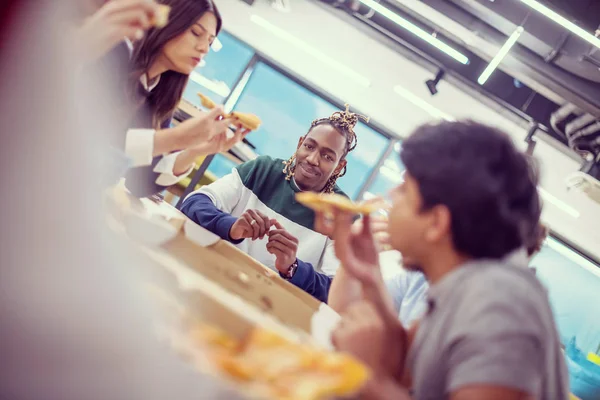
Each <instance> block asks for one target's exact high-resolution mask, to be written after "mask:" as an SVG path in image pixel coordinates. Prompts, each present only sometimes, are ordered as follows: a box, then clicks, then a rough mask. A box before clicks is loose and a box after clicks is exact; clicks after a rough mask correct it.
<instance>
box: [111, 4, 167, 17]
mask: <svg viewBox="0 0 600 400" xmlns="http://www.w3.org/2000/svg"><path fill="white" fill-rule="evenodd" d="M104 8H105V10H106V12H107V13H109V14H113V13H121V12H122V11H127V10H144V11H145V12H147V13H148V14H150V15H153V14H154V13H155V12H157V11H158V4H156V3H155V2H153V1H148V0H119V1H110V2H108V3H106V5H105V6H104Z"/></svg>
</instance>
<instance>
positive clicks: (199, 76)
mask: <svg viewBox="0 0 600 400" xmlns="http://www.w3.org/2000/svg"><path fill="white" fill-rule="evenodd" d="M219 41H220V42H221V44H222V48H220V49H219V50H218V51H215V50H212V51H211V52H210V53H209V54H207V55H206V57H205V58H204V60H203V61H202V63H201V64H200V65H199V66H198V67H197V68H196V70H195V71H193V72H192V74H191V75H190V79H189V82H188V85H187V86H186V88H185V90H184V92H183V98H184V99H186V100H187V101H189V102H190V103H192V104H194V105H196V106H199V105H200V100H199V99H198V95H197V93H198V92H201V93H203V94H205V95H206V96H208V97H210V98H211V99H212V100H214V101H215V102H216V103H217V104H222V103H223V102H224V101H225V99H226V98H227V97H228V96H229V94H230V93H231V90H232V89H233V86H234V85H235V83H236V82H237V80H238V78H239V77H240V75H241V74H242V73H243V72H244V70H245V69H246V67H247V65H248V63H249V62H250V59H251V58H252V56H253V55H254V51H253V50H252V49H251V48H250V47H248V46H246V45H245V44H244V43H242V42H240V41H239V40H237V39H236V38H234V37H233V36H231V35H229V34H228V33H227V32H221V34H219Z"/></svg>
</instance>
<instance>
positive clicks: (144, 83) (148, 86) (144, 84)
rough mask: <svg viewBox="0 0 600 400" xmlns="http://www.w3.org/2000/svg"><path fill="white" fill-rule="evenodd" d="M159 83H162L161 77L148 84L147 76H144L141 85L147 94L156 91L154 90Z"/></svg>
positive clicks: (141, 78)
mask: <svg viewBox="0 0 600 400" xmlns="http://www.w3.org/2000/svg"><path fill="white" fill-rule="evenodd" d="M158 82H160V75H159V76H157V77H156V78H154V79H153V80H152V81H151V82H148V75H147V74H142V76H140V83H141V84H142V87H143V88H144V89H146V91H147V92H151V91H152V90H154V88H155V87H156V86H157V85H158Z"/></svg>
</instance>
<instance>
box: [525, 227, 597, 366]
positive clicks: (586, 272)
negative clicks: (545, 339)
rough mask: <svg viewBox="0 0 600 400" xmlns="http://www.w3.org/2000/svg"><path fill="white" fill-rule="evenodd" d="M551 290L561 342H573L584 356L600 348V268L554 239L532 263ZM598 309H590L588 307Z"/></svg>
mask: <svg viewBox="0 0 600 400" xmlns="http://www.w3.org/2000/svg"><path fill="white" fill-rule="evenodd" d="M531 266H532V267H534V268H536V271H537V276H538V278H539V279H540V281H541V282H542V283H543V284H544V286H546V288H547V289H548V295H549V298H550V303H551V305H552V309H553V311H554V318H555V320H556V323H557V325H558V330H559V333H560V337H561V341H562V343H563V344H564V345H566V344H567V343H568V342H569V341H570V340H571V339H572V338H575V339H576V342H577V346H578V347H579V348H580V349H581V350H582V351H583V353H584V354H585V355H587V354H588V353H589V352H592V353H596V352H597V351H599V348H600V318H599V317H598V316H599V315H600V311H599V310H598V306H599V305H600V301H599V300H598V293H600V267H599V266H597V265H594V264H593V263H592V262H590V261H589V260H587V259H585V258H583V257H581V256H580V255H578V254H577V253H575V252H574V251H573V250H571V249H569V248H568V247H566V246H565V245H563V244H562V243H560V242H558V241H557V240H555V239H553V238H549V239H548V240H547V243H546V244H545V245H544V247H543V248H542V250H541V251H540V253H539V254H538V255H536V256H535V258H534V259H533V260H532V261H531ZM592 304H594V305H596V306H595V307H591V308H590V307H589V305H592Z"/></svg>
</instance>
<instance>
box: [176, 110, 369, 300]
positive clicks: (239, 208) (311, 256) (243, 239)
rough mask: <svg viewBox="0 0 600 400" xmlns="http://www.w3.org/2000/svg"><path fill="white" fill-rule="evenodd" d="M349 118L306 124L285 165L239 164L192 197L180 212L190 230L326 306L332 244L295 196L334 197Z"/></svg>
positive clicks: (346, 114)
mask: <svg viewBox="0 0 600 400" xmlns="http://www.w3.org/2000/svg"><path fill="white" fill-rule="evenodd" d="M361 118H363V119H366V118H365V117H362V116H360V115H358V114H355V113H352V112H350V111H349V106H348V105H346V110H345V111H337V112H335V113H333V114H332V115H331V116H330V117H327V118H320V119H317V120H315V121H313V122H312V123H311V125H310V128H309V129H308V132H307V133H306V134H305V135H304V136H301V137H300V138H299V140H298V148H297V149H296V152H295V153H294V155H292V157H291V158H290V159H289V160H287V161H284V160H279V159H272V158H270V157H268V156H262V157H258V158H257V159H256V160H253V161H250V162H247V163H244V164H242V165H240V166H238V167H236V168H234V169H233V171H232V173H231V174H229V175H227V176H224V177H223V178H221V179H219V180H217V181H216V182H214V183H212V184H210V185H208V186H205V187H203V188H202V189H200V190H198V191H195V192H193V193H191V194H190V195H189V196H188V197H187V198H186V199H185V201H184V202H183V205H182V207H181V210H182V211H183V212H184V213H185V214H186V215H187V216H188V217H189V218H190V219H191V220H192V221H194V222H196V223H197V224H199V225H201V226H202V227H204V228H206V229H208V230H209V231H212V232H214V233H216V234H217V235H219V236H220V237H221V238H222V239H224V240H228V241H230V242H231V243H234V244H235V245H237V246H238V247H239V248H240V249H241V250H243V251H244V252H246V253H247V254H248V255H250V256H251V257H253V258H254V259H256V260H258V261H259V262H261V263H263V264H264V265H266V266H267V267H269V268H271V269H273V270H276V271H278V272H279V274H280V275H281V277H282V278H284V279H286V280H288V281H290V282H291V283H292V284H294V285H296V286H297V287H299V288H301V289H303V290H304V291H306V292H307V293H309V294H311V295H313V296H314V297H315V298H317V299H318V300H320V301H323V302H327V296H328V293H329V286H330V284H331V277H332V276H333V275H335V273H336V270H337V268H338V266H339V261H338V260H337V259H336V258H335V255H334V254H333V245H332V242H331V240H330V239H329V238H328V237H327V236H324V235H322V234H320V233H319V232H317V231H315V229H314V224H313V223H314V221H315V214H314V212H313V211H312V210H311V209H309V208H307V207H305V206H304V205H302V204H300V203H298V202H297V201H296V199H295V195H296V193H299V192H302V191H311V192H319V193H338V194H340V195H343V196H346V194H345V193H344V192H342V190H341V189H340V188H339V187H338V186H337V180H338V179H339V178H340V177H342V176H344V174H345V173H346V168H347V160H346V156H347V155H348V153H349V152H351V151H352V150H354V148H355V147H356V143H357V139H356V134H355V132H354V127H355V126H356V124H357V123H358V121H359V119H361Z"/></svg>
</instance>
